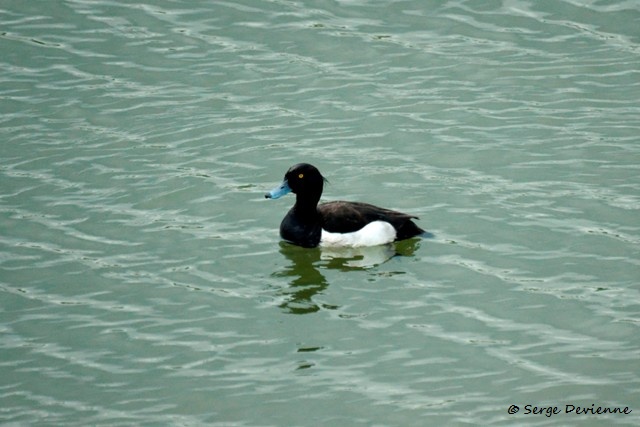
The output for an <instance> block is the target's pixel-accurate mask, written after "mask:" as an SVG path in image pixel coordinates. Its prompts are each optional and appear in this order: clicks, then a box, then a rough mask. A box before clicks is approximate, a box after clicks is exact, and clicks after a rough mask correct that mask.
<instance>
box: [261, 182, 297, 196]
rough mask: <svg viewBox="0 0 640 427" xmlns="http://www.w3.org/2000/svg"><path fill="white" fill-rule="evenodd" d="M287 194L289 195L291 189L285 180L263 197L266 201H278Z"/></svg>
mask: <svg viewBox="0 0 640 427" xmlns="http://www.w3.org/2000/svg"><path fill="white" fill-rule="evenodd" d="M288 193H291V187H289V183H288V182H287V181H286V180H285V181H283V182H282V184H280V185H279V186H277V187H276V188H274V189H273V190H271V191H269V192H268V193H267V194H265V195H264V197H266V198H267V199H279V198H280V197H282V196H284V195H285V194H288Z"/></svg>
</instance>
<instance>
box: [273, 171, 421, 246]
mask: <svg viewBox="0 0 640 427" xmlns="http://www.w3.org/2000/svg"><path fill="white" fill-rule="evenodd" d="M326 182H327V180H326V179H325V177H323V176H322V174H321V173H320V171H319V170H318V168H316V167H315V166H313V165H311V164H309V163H298V164H295V165H293V166H291V167H290V168H289V170H287V172H286V174H285V175H284V180H283V181H282V183H281V184H280V185H279V186H277V187H276V188H274V189H273V190H271V191H269V192H268V193H266V194H265V195H264V196H265V198H267V199H272V200H274V199H279V198H280V197H282V196H284V195H286V194H288V193H294V194H295V195H296V202H295V204H294V205H293V207H292V208H291V209H290V210H289V212H288V213H287V214H286V215H285V217H284V219H283V220H282V223H281V224H280V236H281V237H282V239H283V240H285V241H287V242H289V243H292V244H294V245H297V246H302V247H305V248H315V247H318V246H320V247H364V246H377V245H384V244H388V243H392V242H394V241H399V240H405V239H410V238H412V237H416V236H419V235H421V234H423V233H425V231H424V230H423V229H421V228H420V227H419V226H418V225H416V224H415V223H414V222H413V221H412V220H414V219H419V218H418V217H417V216H414V215H410V214H406V213H402V212H398V211H394V210H391V209H385V208H381V207H378V206H374V205H371V204H369V203H362V202H347V201H342V200H337V201H331V202H325V203H319V202H320V197H321V196H322V191H323V189H324V184H325V183H326Z"/></svg>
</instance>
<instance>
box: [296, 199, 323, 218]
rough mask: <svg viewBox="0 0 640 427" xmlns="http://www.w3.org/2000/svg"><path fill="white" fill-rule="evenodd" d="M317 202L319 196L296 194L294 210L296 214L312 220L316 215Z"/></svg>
mask: <svg viewBox="0 0 640 427" xmlns="http://www.w3.org/2000/svg"><path fill="white" fill-rule="evenodd" d="M319 201H320V197H319V196H309V195H303V194H296V204H295V205H294V209H295V211H296V213H299V214H302V215H304V216H306V217H308V218H312V217H315V216H316V215H318V202H319Z"/></svg>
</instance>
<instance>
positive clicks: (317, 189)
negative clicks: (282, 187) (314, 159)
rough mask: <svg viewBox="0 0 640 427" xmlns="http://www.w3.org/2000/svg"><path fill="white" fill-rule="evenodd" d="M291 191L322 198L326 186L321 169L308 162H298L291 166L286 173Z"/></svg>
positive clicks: (285, 176) (285, 177) (286, 179)
mask: <svg viewBox="0 0 640 427" xmlns="http://www.w3.org/2000/svg"><path fill="white" fill-rule="evenodd" d="M284 179H285V181H287V183H288V184H289V187H290V188H291V192H292V193H295V194H298V195H309V196H310V197H313V196H316V195H317V198H318V199H320V195H321V194H322V190H323V188H324V181H325V179H324V177H323V176H322V174H320V171H319V170H318V169H317V168H316V167H315V166H313V165H310V164H308V163H298V164H297V165H293V166H291V167H290V168H289V170H288V171H287V173H286V174H285V175H284Z"/></svg>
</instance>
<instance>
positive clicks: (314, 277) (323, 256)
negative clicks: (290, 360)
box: [273, 239, 419, 314]
mask: <svg viewBox="0 0 640 427" xmlns="http://www.w3.org/2000/svg"><path fill="white" fill-rule="evenodd" d="M418 246H419V241H418V240H417V239H411V240H406V241H403V242H398V243H392V244H387V245H380V246H374V247H362V248H331V249H324V248H323V249H322V250H320V249H312V250H308V249H302V248H300V247H297V246H294V245H291V244H289V243H285V242H282V243H280V252H281V253H282V254H283V255H284V256H285V257H286V258H287V259H288V260H289V261H291V264H290V265H288V266H287V267H285V268H284V269H283V270H282V271H280V272H276V273H274V274H273V276H274V277H284V278H288V279H289V280H290V281H289V287H288V288H286V289H283V290H282V294H284V295H286V296H287V297H286V301H284V302H282V303H281V304H280V308H282V309H285V310H287V312H289V313H291V314H307V313H315V312H317V311H319V310H320V309H321V308H325V309H330V310H331V309H336V308H338V307H336V306H331V305H327V304H320V305H318V304H317V303H316V302H314V301H313V298H314V297H315V296H316V295H317V294H319V293H322V292H323V291H324V290H325V289H326V288H327V287H328V286H329V282H328V281H327V279H326V277H325V276H324V275H323V274H322V273H321V271H322V270H327V269H337V270H341V271H358V270H359V271H362V270H368V269H370V268H373V267H375V266H377V265H380V264H382V263H384V262H387V261H389V260H390V259H391V258H393V257H394V256H409V257H410V256H413V254H414V252H415V251H416V249H417V248H418Z"/></svg>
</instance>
